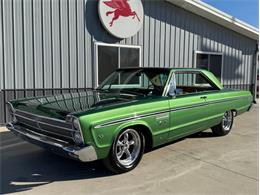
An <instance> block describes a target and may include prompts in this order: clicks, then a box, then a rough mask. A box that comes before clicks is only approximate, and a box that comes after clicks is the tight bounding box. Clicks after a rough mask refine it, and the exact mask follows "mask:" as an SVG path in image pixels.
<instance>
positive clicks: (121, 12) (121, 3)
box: [103, 0, 140, 26]
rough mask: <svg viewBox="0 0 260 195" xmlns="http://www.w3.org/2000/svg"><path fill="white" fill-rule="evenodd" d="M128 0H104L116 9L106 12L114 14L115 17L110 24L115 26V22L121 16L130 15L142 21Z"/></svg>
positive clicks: (107, 14)
mask: <svg viewBox="0 0 260 195" xmlns="http://www.w3.org/2000/svg"><path fill="white" fill-rule="evenodd" d="M127 1H128V0H111V1H104V2H103V3H104V4H106V5H107V6H108V7H111V8H113V9H115V10H114V11H108V12H107V13H106V16H109V15H110V14H114V17H113V19H112V21H111V22H110V23H109V25H110V26H113V23H114V21H115V20H117V19H118V18H119V17H120V16H123V17H129V16H133V18H132V19H135V17H136V18H137V19H138V21H139V22H140V19H139V17H138V15H137V13H136V12H135V11H132V9H131V7H130V5H129V3H128V2H127Z"/></svg>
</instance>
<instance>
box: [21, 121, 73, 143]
mask: <svg viewBox="0 0 260 195" xmlns="http://www.w3.org/2000/svg"><path fill="white" fill-rule="evenodd" d="M19 123H22V124H24V125H26V126H29V127H31V128H34V129H38V130H40V131H43V132H46V133H50V134H54V135H57V136H61V137H65V138H68V139H71V140H73V137H72V136H71V137H69V136H66V135H62V134H58V133H54V132H52V131H47V130H44V129H41V128H38V127H34V126H32V125H29V124H26V123H23V122H20V121H19ZM26 129H27V128H26ZM73 141H74V140H73Z"/></svg>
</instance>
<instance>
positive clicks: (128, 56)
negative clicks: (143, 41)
mask: <svg viewBox="0 0 260 195" xmlns="http://www.w3.org/2000/svg"><path fill="white" fill-rule="evenodd" d="M140 53H141V47H140V46H126V45H109V44H102V43H97V80H96V82H97V85H99V84H101V83H102V82H103V81H104V80H105V78H107V76H108V75H109V74H111V73H112V72H113V71H114V70H116V69H117V68H126V67H140V66H141V55H140Z"/></svg>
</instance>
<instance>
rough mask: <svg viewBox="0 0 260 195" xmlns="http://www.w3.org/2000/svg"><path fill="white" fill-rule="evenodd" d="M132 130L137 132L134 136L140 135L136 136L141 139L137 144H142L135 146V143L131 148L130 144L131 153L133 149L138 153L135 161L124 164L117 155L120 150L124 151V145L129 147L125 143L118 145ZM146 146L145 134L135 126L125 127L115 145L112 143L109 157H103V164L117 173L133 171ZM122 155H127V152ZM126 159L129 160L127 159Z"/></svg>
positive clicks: (129, 150)
mask: <svg viewBox="0 0 260 195" xmlns="http://www.w3.org/2000/svg"><path fill="white" fill-rule="evenodd" d="M130 131H131V133H134V134H135V135H134V136H137V137H139V138H136V139H139V140H140V141H138V140H136V144H140V146H134V144H133V148H131V145H130V144H128V147H129V148H128V152H130V153H131V151H132V153H134V151H136V154H135V155H134V156H135V157H134V160H133V162H129V163H130V164H126V163H125V164H124V163H122V160H121V159H118V156H117V155H118V154H119V153H120V152H118V150H120V151H122V150H123V149H122V147H123V148H124V147H127V146H125V145H124V146H118V143H119V142H121V141H120V140H121V138H122V136H124V135H125V134H126V133H129V132H130ZM130 136H133V135H130ZM130 136H129V137H130ZM119 139H120V140H119ZM124 140H125V139H124ZM121 143H123V142H121ZM129 143H130V142H129ZM135 147H138V148H139V149H138V148H137V149H135ZM144 148H145V139H144V136H143V134H142V133H140V132H139V131H137V130H136V129H134V128H127V129H124V130H123V131H122V132H120V133H119V135H118V136H117V137H116V139H115V140H114V142H113V145H112V147H111V149H110V152H109V155H108V157H107V158H105V159H103V164H104V165H105V166H106V167H107V168H108V169H109V170H110V171H112V172H114V173H116V174H120V173H125V172H128V171H131V170H133V169H134V168H135V167H136V166H137V165H138V164H139V162H140V161H141V159H142V156H143V153H144ZM128 154H129V153H128ZM124 155H125V156H124ZM122 157H127V154H126V153H124V154H123V155H122ZM122 157H121V158H122ZM125 161H127V159H126V160H125Z"/></svg>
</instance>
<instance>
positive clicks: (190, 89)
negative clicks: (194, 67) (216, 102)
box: [175, 72, 218, 96]
mask: <svg viewBox="0 0 260 195" xmlns="http://www.w3.org/2000/svg"><path fill="white" fill-rule="evenodd" d="M175 79H176V95H177V96H179V95H186V94H191V93H199V92H203V91H214V90H218V88H217V87H216V86H215V85H213V84H212V83H211V82H210V81H209V80H208V79H206V78H205V77H204V76H203V75H202V74H201V73H199V72H198V73H197V72H176V73H175ZM198 81H199V82H198Z"/></svg>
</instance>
